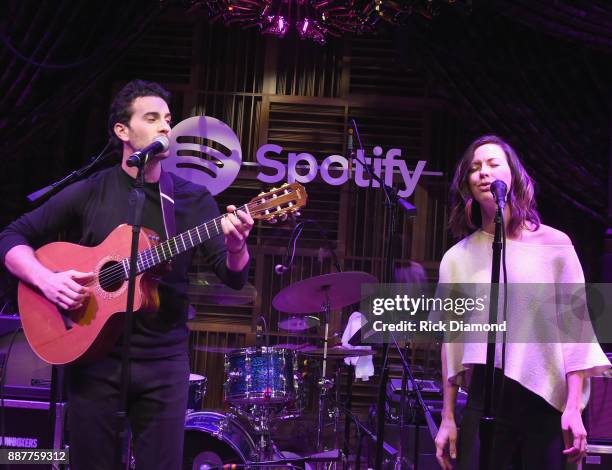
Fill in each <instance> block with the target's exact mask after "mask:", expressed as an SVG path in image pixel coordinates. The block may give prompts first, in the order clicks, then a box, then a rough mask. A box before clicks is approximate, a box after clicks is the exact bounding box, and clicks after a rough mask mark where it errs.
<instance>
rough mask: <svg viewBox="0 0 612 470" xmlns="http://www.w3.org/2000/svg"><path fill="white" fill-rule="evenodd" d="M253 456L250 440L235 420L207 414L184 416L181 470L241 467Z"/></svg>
mask: <svg viewBox="0 0 612 470" xmlns="http://www.w3.org/2000/svg"><path fill="white" fill-rule="evenodd" d="M256 455H257V454H256V449H255V443H254V442H253V439H251V436H249V434H248V433H247V431H246V430H245V428H244V427H243V426H242V425H241V424H240V423H239V422H238V421H237V420H236V419H235V418H233V417H231V416H228V415H225V414H222V413H214V412H210V411H202V412H199V413H191V414H189V415H187V418H186V420H185V444H184V450H183V470H200V469H202V468H208V467H218V466H222V465H225V464H244V463H247V462H250V461H253V460H255V457H256ZM207 466H208V467H207Z"/></svg>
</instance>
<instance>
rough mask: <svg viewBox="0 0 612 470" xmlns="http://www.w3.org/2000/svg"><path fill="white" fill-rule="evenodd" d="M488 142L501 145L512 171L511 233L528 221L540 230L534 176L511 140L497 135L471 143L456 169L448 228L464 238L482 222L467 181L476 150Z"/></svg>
mask: <svg viewBox="0 0 612 470" xmlns="http://www.w3.org/2000/svg"><path fill="white" fill-rule="evenodd" d="M485 144H495V145H498V146H499V147H501V149H502V150H503V151H504V153H505V154H506V159H507V161H508V166H509V167H510V172H511V174H512V183H511V188H510V194H508V197H507V206H508V207H509V209H510V220H509V221H508V222H507V225H506V232H507V234H508V236H510V237H518V236H519V234H520V231H521V229H523V228H528V227H529V225H528V222H530V223H531V225H532V226H531V227H530V228H531V229H532V230H534V231H535V230H537V229H538V228H539V227H540V215H539V214H538V211H537V210H536V202H535V197H534V183H533V179H531V176H529V175H528V174H527V171H526V170H525V167H523V164H522V163H521V161H520V159H519V157H518V155H517V154H516V152H515V151H514V149H513V148H512V147H511V146H510V144H508V142H506V141H505V140H503V139H502V138H501V137H498V136H496V135H484V136H482V137H479V138H478V139H476V140H475V141H474V142H472V143H471V144H470V145H469V147H468V148H467V149H466V150H465V152H464V153H463V157H462V158H461V161H460V162H459V164H458V165H457V169H456V170H455V176H454V177H453V182H452V184H451V188H450V207H451V210H450V217H449V228H450V230H451V232H452V233H453V235H454V236H455V237H457V238H462V237H465V236H466V235H469V234H470V233H472V232H474V231H475V230H477V229H478V228H480V226H481V225H482V217H481V214H480V204H478V202H476V200H475V199H474V197H473V196H472V192H471V191H470V185H469V182H468V180H469V176H470V168H471V166H472V159H473V158H474V152H475V151H476V149H477V148H478V147H481V146H482V145H485Z"/></svg>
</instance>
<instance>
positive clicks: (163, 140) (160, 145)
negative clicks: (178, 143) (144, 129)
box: [126, 135, 170, 166]
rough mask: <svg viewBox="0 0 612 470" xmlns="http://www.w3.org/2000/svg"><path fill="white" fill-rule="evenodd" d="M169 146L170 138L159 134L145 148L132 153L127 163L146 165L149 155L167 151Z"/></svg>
mask: <svg viewBox="0 0 612 470" xmlns="http://www.w3.org/2000/svg"><path fill="white" fill-rule="evenodd" d="M169 146H170V141H169V140H168V137H166V136H165V135H160V136H157V137H155V139H153V142H151V143H150V144H149V145H147V146H146V147H145V148H143V149H140V150H138V151H137V152H134V153H133V154H132V155H130V156H129V157H128V159H127V161H126V164H127V166H141V165H144V164H145V163H146V162H147V157H148V156H149V155H157V154H158V153H162V152H165V151H166V150H168V147H169Z"/></svg>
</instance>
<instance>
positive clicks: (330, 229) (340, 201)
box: [125, 14, 462, 412]
mask: <svg viewBox="0 0 612 470" xmlns="http://www.w3.org/2000/svg"><path fill="white" fill-rule="evenodd" d="M171 18H172V20H171V21H168V22H167V23H164V22H162V23H161V24H160V26H159V28H158V27H153V28H151V30H150V32H149V33H148V35H147V37H146V38H145V39H143V41H142V42H141V43H142V44H145V43H146V44H147V46H146V47H145V46H142V47H137V48H136V49H135V50H134V51H133V53H131V54H129V55H128V58H127V59H126V64H125V67H126V69H125V70H126V78H127V76H128V74H132V75H137V76H141V77H142V78H145V79H153V80H159V81H161V82H163V83H165V84H166V85H167V86H168V87H169V88H170V89H171V90H172V91H173V92H174V95H175V98H174V99H175V105H177V106H178V107H179V109H180V111H181V115H177V117H176V119H175V120H177V121H178V120H181V119H184V118H186V117H189V116H192V115H200V114H206V115H209V116H214V117H216V118H218V119H221V120H222V121H224V122H226V123H227V124H229V125H230V126H231V127H232V128H233V129H234V131H235V132H236V134H237V135H238V137H239V138H240V141H241V142H242V150H243V160H244V161H245V162H255V161H256V160H255V152H256V150H257V148H258V147H259V146H260V145H262V144H264V143H275V144H277V145H280V146H282V147H283V152H282V154H281V155H280V156H279V160H281V161H287V155H288V153H289V152H297V153H299V152H308V153H310V154H312V155H313V156H314V157H315V158H316V159H317V161H319V162H321V161H322V160H323V159H324V158H325V157H327V156H328V155H332V154H340V155H344V154H345V152H346V135H347V129H348V128H349V126H350V119H352V118H354V119H356V120H357V122H358V124H359V129H360V134H361V138H362V140H363V143H364V146H365V150H366V155H367V156H371V155H372V148H373V147H374V146H375V145H380V146H382V147H383V151H384V152H386V151H387V150H388V149H389V148H392V147H397V148H401V150H402V158H403V159H404V161H405V162H406V164H407V165H408V167H409V168H410V169H412V168H414V166H415V165H416V163H417V161H418V160H420V159H423V160H427V166H426V170H429V171H441V172H444V173H445V175H444V176H442V177H440V176H437V177H436V176H423V177H422V178H421V180H420V183H419V185H418V187H417V189H416V191H415V194H414V195H413V196H412V198H411V202H413V203H414V204H416V206H417V208H418V210H419V213H418V216H417V217H416V218H414V219H409V218H406V217H404V216H403V215H400V216H399V220H398V231H399V234H400V236H399V239H400V240H399V242H398V246H397V247H396V249H397V251H396V252H397V256H398V258H399V259H398V265H402V264H404V263H407V262H408V261H409V260H416V261H418V262H420V263H422V264H423V266H424V267H425V269H426V271H427V273H428V277H429V278H430V279H431V280H435V279H436V277H437V263H438V261H439V259H440V257H441V255H442V253H443V251H444V250H445V249H446V248H447V245H448V243H449V240H448V238H447V234H446V230H445V224H444V221H445V220H446V215H447V213H446V212H447V209H446V194H447V191H448V172H449V170H450V169H451V168H452V163H450V159H452V158H455V157H456V155H457V153H456V152H457V148H458V142H459V140H460V135H461V128H462V127H461V125H460V123H458V122H457V119H456V118H455V117H454V114H453V113H452V109H451V107H450V106H447V105H446V104H445V103H444V102H443V101H440V100H439V99H430V98H429V97H428V96H429V94H430V90H431V88H432V87H431V83H430V82H431V81H430V80H429V77H427V76H426V75H425V74H424V73H422V72H420V71H419V70H417V69H415V68H412V69H411V68H407V67H405V66H401V65H400V64H399V63H398V60H397V52H396V50H395V49H394V46H393V38H392V37H390V36H385V35H381V36H378V37H364V38H361V37H360V38H353V39H344V40H332V41H331V42H330V43H329V44H328V45H326V46H323V47H321V46H318V45H314V44H311V43H308V42H304V41H300V40H298V39H296V38H286V39H284V40H279V39H276V38H269V37H264V36H261V35H259V34H258V33H257V32H255V31H242V30H239V29H237V28H225V27H223V26H220V25H213V26H211V25H208V24H206V23H205V22H199V21H193V19H187V18H185V19H184V21H183V22H181V21H180V15H179V16H177V15H176V14H175V15H173V16H172V17H171ZM175 44H176V47H175ZM168 51H176V53H174V54H172V57H171V58H172V60H171V61H169V60H168V58H169V57H168ZM158 56H159V60H158V61H157V62H155V60H154V58H155V57H158ZM168 62H171V64H170V63H168ZM166 65H167V67H166ZM177 106H175V110H174V111H175V112H176V107H177ZM355 145H357V139H355ZM383 156H384V154H383ZM257 171H259V170H254V169H253V167H247V168H244V167H243V171H242V172H241V175H240V177H239V179H238V180H237V181H236V182H235V183H234V184H233V186H232V187H231V188H229V189H227V190H226V191H224V192H223V193H222V194H220V195H218V196H217V199H218V202H219V205H220V207H221V208H222V209H223V208H224V207H225V205H227V204H230V203H244V202H246V201H247V200H249V199H251V198H252V197H254V196H256V195H257V193H259V192H260V191H262V190H265V189H267V188H265V186H264V185H263V184H262V183H260V182H259V181H258V180H257V179H256V178H255V175H256V173H257ZM396 182H398V180H397V177H396ZM307 190H308V193H309V201H308V206H307V207H306V208H305V209H304V210H303V211H302V219H306V218H312V219H315V220H317V221H318V222H319V224H320V225H321V226H322V227H323V228H324V229H325V230H326V231H327V233H328V236H329V238H330V239H331V240H333V242H334V243H335V245H336V246H337V254H338V256H339V258H340V262H341V265H342V268H343V269H345V270H362V271H366V272H369V273H372V274H374V275H376V276H377V277H379V278H380V276H381V274H382V258H381V257H382V254H383V252H384V248H385V243H387V240H385V237H384V234H383V231H384V226H385V221H386V218H387V217H388V214H387V213H386V210H385V209H384V207H383V204H382V197H383V196H382V192H381V191H380V190H379V189H376V188H368V189H366V188H358V187H356V185H355V184H354V183H353V182H349V183H347V184H345V185H344V186H342V187H331V186H329V185H327V184H324V183H323V182H322V181H321V180H320V179H316V180H315V181H313V182H312V183H310V184H308V185H307ZM292 227H293V223H291V222H289V223H287V224H284V225H278V226H275V225H272V226H271V225H263V224H261V223H258V224H257V225H256V226H255V227H254V229H253V231H252V234H251V237H250V239H249V249H250V252H251V257H252V261H251V269H250V273H249V282H250V283H251V284H252V286H254V287H255V290H256V292H257V296H256V298H255V299H254V300H253V301H252V302H250V303H247V304H245V305H231V303H230V304H229V305H214V304H211V303H207V302H208V300H209V299H208V298H207V297H206V296H202V295H200V294H198V287H197V279H198V276H201V275H202V273H203V272H204V271H205V270H206V266H205V264H204V258H203V257H202V256H201V255H199V254H198V255H197V256H196V258H195V263H194V265H193V267H192V279H193V280H194V285H193V286H192V290H191V293H192V301H193V304H194V306H195V308H196V311H197V316H196V318H195V319H194V320H192V321H191V322H190V327H191V329H192V331H193V332H192V335H191V347H192V351H193V352H192V362H191V363H192V370H193V372H195V373H199V374H202V375H206V376H207V377H208V380H209V385H208V393H207V396H206V399H205V403H204V406H205V407H208V408H210V407H212V408H218V407H221V406H222V392H221V390H222V383H223V380H224V378H223V363H224V358H223V354H220V353H216V352H206V350H207V349H210V348H218V347H243V346H246V345H250V344H253V341H254V335H253V333H252V332H253V331H254V323H255V319H256V318H257V317H258V316H259V315H262V316H264V317H265V318H266V320H267V322H268V324H269V325H270V328H271V331H272V333H273V336H272V339H271V342H272V343H273V344H276V343H284V342H301V341H305V340H306V339H308V338H303V337H290V336H287V335H285V334H284V333H283V332H279V331H278V328H277V324H278V321H279V320H281V319H284V318H287V317H288V315H287V314H285V313H282V312H278V311H276V310H275V309H274V308H273V307H272V299H273V298H274V296H275V295H276V294H277V293H278V292H279V291H280V290H281V289H283V288H285V287H287V286H289V285H291V284H292V283H293V282H296V281H298V280H302V279H306V278H308V277H311V276H315V275H318V274H324V273H329V272H333V270H334V268H333V266H332V263H331V260H330V258H329V256H328V254H327V253H326V252H325V250H322V249H321V247H322V246H323V245H324V243H323V240H322V237H321V235H320V233H319V231H318V230H317V229H316V228H314V227H311V226H307V227H306V229H305V230H304V232H303V234H302V237H301V239H300V242H299V245H298V256H297V257H296V260H295V266H294V268H293V269H292V270H291V271H290V272H288V273H286V274H285V275H283V276H277V275H275V274H274V273H273V269H274V266H275V265H276V264H279V263H281V262H283V256H284V253H285V251H286V245H287V241H288V238H289V235H290V233H291V230H292ZM237 303H238V302H237ZM304 313H316V312H304ZM350 313H351V312H349V311H347V309H345V311H344V312H342V313H337V314H335V315H334V316H333V317H332V321H331V323H332V328H331V329H332V332H334V333H336V332H337V333H341V332H342V328H343V326H344V321H346V319H347V318H348V315H349V314H350ZM308 333H309V335H305V336H312V334H314V335H315V336H317V335H320V334H321V333H322V328H319V329H318V330H316V331H311V332H308ZM409 352H410V354H409V357H410V359H411V361H412V362H413V363H414V364H416V365H419V366H420V367H421V368H422V369H423V370H425V371H426V372H427V373H432V371H435V369H436V367H437V364H438V362H437V361H438V359H437V358H438V346H437V345H431V346H423V345H419V346H418V347H414V348H410V350H409ZM378 361H379V358H377V359H376V367H377V370H378V367H379V364H378ZM391 363H392V364H397V361H396V355H395V354H392V360H391ZM343 380H344V379H343ZM377 381H378V376H376V377H374V378H373V379H372V380H371V381H370V382H367V383H362V384H358V385H356V387H355V400H354V401H355V404H356V406H357V408H358V409H359V410H360V411H362V412H365V410H367V407H368V406H369V405H371V404H372V403H374V401H375V396H376V393H377V388H376V387H377Z"/></svg>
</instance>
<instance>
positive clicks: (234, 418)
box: [183, 272, 377, 470]
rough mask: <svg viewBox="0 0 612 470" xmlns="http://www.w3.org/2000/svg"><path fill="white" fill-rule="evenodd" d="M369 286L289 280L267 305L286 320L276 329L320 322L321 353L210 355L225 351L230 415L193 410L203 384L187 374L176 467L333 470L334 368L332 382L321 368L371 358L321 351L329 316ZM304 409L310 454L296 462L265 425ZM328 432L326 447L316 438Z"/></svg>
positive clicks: (361, 278) (355, 277)
mask: <svg viewBox="0 0 612 470" xmlns="http://www.w3.org/2000/svg"><path fill="white" fill-rule="evenodd" d="M375 282H377V280H376V278H375V277H374V276H371V275H370V274H367V273H363V272H343V273H334V274H325V275H320V276H315V277H311V278H308V279H305V280H302V281H299V282H296V283H294V284H292V285H290V286H288V287H286V288H284V289H283V290H281V291H280V292H279V293H278V294H277V295H276V296H275V297H274V299H273V301H272V304H273V306H274V307H275V308H276V309H277V310H279V311H281V312H284V313H288V314H290V315H291V316H290V317H289V318H288V319H286V320H282V321H280V322H279V324H278V327H279V329H281V330H283V331H286V332H288V333H290V334H292V333H294V334H299V333H301V332H304V331H305V330H307V329H309V328H312V327H315V326H319V325H320V324H322V326H323V327H324V331H325V334H324V340H323V346H322V347H315V346H312V345H304V344H292V343H287V344H279V345H276V346H263V345H258V346H256V347H248V348H242V349H236V350H231V351H227V352H225V351H224V350H219V351H217V350H215V352H225V383H224V386H223V393H224V401H225V403H226V404H228V405H229V408H230V412H229V413H218V412H210V411H198V410H200V409H201V404H202V397H203V396H204V393H205V392H206V378H204V377H202V376H197V375H194V374H192V377H191V378H190V396H189V405H188V406H189V409H188V413H187V417H186V424H185V429H186V431H185V433H186V434H185V452H184V466H183V468H184V469H189V470H191V469H197V470H202V469H213V468H230V467H225V466H226V465H236V468H302V469H314V468H336V466H337V465H338V463H339V462H341V461H342V460H343V458H345V457H346V456H344V455H343V454H342V452H341V451H339V450H338V447H339V441H338V436H339V434H340V432H339V431H340V430H339V419H340V416H341V410H340V407H339V405H338V403H339V399H340V392H339V389H340V382H339V378H340V375H339V373H340V367H337V368H336V374H335V377H334V378H332V377H328V376H327V375H328V367H327V363H328V361H341V360H343V359H345V358H347V357H355V356H363V355H371V354H373V352H372V351H364V350H361V349H351V348H350V347H342V346H334V347H329V345H328V340H329V337H328V336H329V321H330V315H331V312H332V311H336V310H340V309H342V308H344V307H347V306H350V305H352V304H355V303H357V302H359V301H360V300H361V299H362V289H361V287H362V285H363V284H368V283H375ZM305 312H307V313H305ZM314 313H316V314H317V315H314ZM208 351H210V349H208ZM313 369H314V371H313ZM334 392H335V395H332V393H334ZM317 395H318V397H317ZM309 403H312V404H313V408H315V410H313V411H314V413H313V414H316V419H315V421H316V444H315V448H314V450H315V451H316V452H315V453H314V454H310V455H308V456H305V457H304V456H298V455H296V454H292V453H290V452H282V451H280V450H279V449H278V446H277V445H276V443H275V441H274V439H273V438H272V436H271V426H272V425H273V424H274V423H278V422H288V421H290V420H293V419H295V418H299V417H301V415H302V414H303V413H304V410H305V409H306V408H307V406H308V404H309ZM330 421H331V422H330ZM330 427H333V436H334V437H333V440H334V442H333V444H331V443H329V442H326V439H325V434H324V432H323V431H324V429H325V428H328V429H329V428H330ZM327 435H328V436H329V433H328V434H327ZM328 440H329V439H328ZM330 449H331V450H330ZM318 465H323V467H320V466H318Z"/></svg>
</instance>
